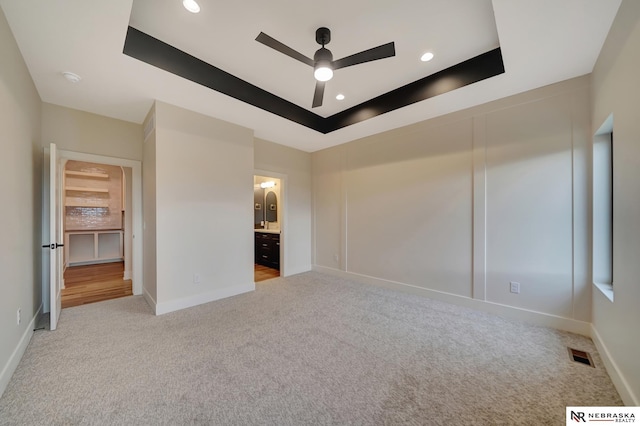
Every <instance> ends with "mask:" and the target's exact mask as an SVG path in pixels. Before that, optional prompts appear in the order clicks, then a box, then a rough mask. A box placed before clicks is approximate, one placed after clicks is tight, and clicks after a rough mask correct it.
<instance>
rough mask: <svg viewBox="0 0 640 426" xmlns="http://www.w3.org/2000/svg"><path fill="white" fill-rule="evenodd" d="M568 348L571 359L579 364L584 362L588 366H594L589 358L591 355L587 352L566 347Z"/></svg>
mask: <svg viewBox="0 0 640 426" xmlns="http://www.w3.org/2000/svg"><path fill="white" fill-rule="evenodd" d="M567 349H569V357H570V358H571V360H572V361H575V362H579V363H580V364H586V365H588V366H589V367H593V368H595V367H596V366H595V365H594V364H593V361H592V360H591V355H589V352H585V351H580V350H578V349H573V348H567Z"/></svg>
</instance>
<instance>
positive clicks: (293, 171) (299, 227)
mask: <svg viewBox="0 0 640 426" xmlns="http://www.w3.org/2000/svg"><path fill="white" fill-rule="evenodd" d="M253 147H254V148H253V149H254V154H253V166H254V168H255V170H259V171H265V172H273V173H277V174H278V175H282V176H284V178H283V179H284V183H283V187H284V192H285V197H284V199H285V211H284V224H283V225H282V228H283V232H282V236H281V238H282V239H283V244H284V259H283V260H282V266H281V270H282V273H283V275H285V276H286V275H292V274H297V273H300V272H305V271H309V270H311V154H309V153H308V152H304V151H300V150H297V149H294V148H289V147H286V146H283V145H278V144H275V143H272V142H268V141H265V140H262V139H255V141H254V145H253ZM267 175H268V173H267ZM276 177H280V176H276Z"/></svg>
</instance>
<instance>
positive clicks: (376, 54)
mask: <svg viewBox="0 0 640 426" xmlns="http://www.w3.org/2000/svg"><path fill="white" fill-rule="evenodd" d="M256 41H258V42H260V43H262V44H264V45H265V46H268V47H270V48H272V49H275V50H277V51H278V52H280V53H283V54H285V55H287V56H289V57H290V58H293V59H296V60H298V61H300V62H302V63H304V64H307V65H309V66H311V67H313V69H314V72H313V75H314V77H315V78H316V80H317V81H316V89H315V92H314V94H313V103H312V105H311V106H312V108H316V107H319V106H322V98H323V96H324V86H325V83H326V82H327V81H329V80H331V78H332V77H333V72H334V71H335V70H338V69H340V68H346V67H350V66H352V65H358V64H362V63H365V62H370V61H377V60H378V59H384V58H390V57H392V56H395V55H396V49H395V45H394V43H393V42H391V43H387V44H383V45H381V46H378V47H374V48H371V49H368V50H364V51H362V52H360V53H354V54H353V55H350V56H347V57H344V58H342V59H338V60H336V61H334V60H333V54H332V53H331V51H330V50H329V49H327V48H326V47H324V46H325V45H327V44H329V42H330V41H331V31H330V30H329V28H325V27H320V28H318V29H317V30H316V42H318V44H320V45H321V46H322V47H321V48H320V49H318V50H317V51H316V53H315V55H313V59H311V58H308V57H306V56H304V55H303V54H302V53H300V52H297V51H295V50H293V49H292V48H290V47H289V46H287V45H285V44H283V43H281V42H279V41H278V40H276V39H274V38H273V37H271V36H268V35H266V34H265V33H263V32H261V33H260V34H258V37H256Z"/></svg>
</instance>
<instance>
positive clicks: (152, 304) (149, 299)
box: [142, 288, 158, 315]
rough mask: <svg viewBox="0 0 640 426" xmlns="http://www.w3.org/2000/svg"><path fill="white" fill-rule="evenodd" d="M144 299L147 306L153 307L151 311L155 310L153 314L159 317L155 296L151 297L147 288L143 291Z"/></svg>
mask: <svg viewBox="0 0 640 426" xmlns="http://www.w3.org/2000/svg"><path fill="white" fill-rule="evenodd" d="M142 297H144V300H145V301H146V302H147V304H148V305H149V306H150V307H151V309H153V312H154V313H155V314H156V315H158V313H157V312H156V305H157V303H156V299H154V298H153V296H151V295H150V294H149V292H148V291H147V289H146V288H143V289H142Z"/></svg>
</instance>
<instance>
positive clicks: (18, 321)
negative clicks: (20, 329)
mask: <svg viewBox="0 0 640 426" xmlns="http://www.w3.org/2000/svg"><path fill="white" fill-rule="evenodd" d="M21 322H22V318H21V317H20V308H18V312H16V323H17V325H20V323H21Z"/></svg>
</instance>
